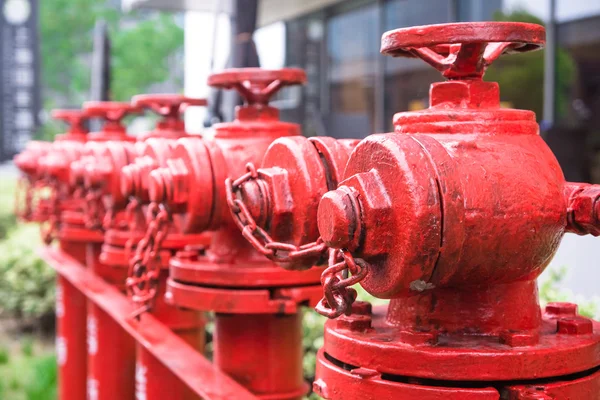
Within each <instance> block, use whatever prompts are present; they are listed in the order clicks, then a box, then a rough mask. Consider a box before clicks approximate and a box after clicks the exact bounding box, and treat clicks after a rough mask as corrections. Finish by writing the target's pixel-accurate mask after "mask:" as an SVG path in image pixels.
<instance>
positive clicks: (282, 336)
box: [150, 69, 320, 399]
mask: <svg viewBox="0 0 600 400" xmlns="http://www.w3.org/2000/svg"><path fill="white" fill-rule="evenodd" d="M304 80H305V75H304V72H303V71H301V70H296V69H284V70H279V71H267V70H260V69H241V70H227V71H224V72H222V73H219V74H215V75H212V76H211V77H210V78H209V85H211V86H213V87H223V88H235V89H237V90H238V91H239V92H240V94H241V95H242V97H244V98H245V100H246V104H245V105H244V106H241V107H239V108H238V109H237V110H236V120H235V121H234V122H232V123H222V124H218V125H216V126H215V128H214V130H215V135H214V139H209V138H204V139H200V138H184V139H179V140H178V142H177V144H176V146H175V148H174V150H173V158H172V159H171V160H169V161H168V167H167V168H160V169H157V170H155V171H153V172H152V173H151V175H150V178H151V180H150V198H151V200H152V201H153V202H154V203H157V204H163V205H164V207H167V208H168V209H169V210H171V211H172V218H173V223H174V224H175V225H176V226H177V227H178V229H180V230H181V231H182V232H185V233H200V232H208V231H210V232H212V241H211V244H210V246H209V247H208V248H206V249H193V248H190V249H186V250H184V251H181V252H179V253H177V254H176V256H175V257H173V258H171V261H170V278H169V280H168V282H167V294H166V296H167V301H169V302H171V303H172V304H175V305H177V306H180V307H184V308H188V309H194V310H199V311H213V312H215V329H214V335H213V350H214V356H213V362H214V363H215V365H216V366H218V368H219V369H221V370H222V371H224V372H226V373H228V374H229V375H230V376H232V377H233V378H234V379H236V380H237V381H238V382H240V383H241V384H243V385H244V386H245V387H247V388H248V389H249V390H250V391H251V392H253V393H255V394H256V395H258V396H261V397H262V396H265V397H268V398H273V399H275V398H276V399H298V398H301V397H302V395H303V394H304V393H306V389H307V388H306V384H305V383H304V382H303V378H302V354H303V352H302V340H301V339H302V326H301V314H300V312H299V305H300V304H302V303H314V301H315V299H316V297H318V296H319V295H318V293H319V292H320V288H319V287H318V284H317V283H318V281H319V271H314V270H313V271H305V272H295V271H292V272H288V271H283V270H281V269H280V268H277V267H276V265H275V264H273V263H272V262H270V261H268V260H267V259H265V258H264V257H263V256H262V255H261V254H260V253H258V252H256V251H254V249H253V248H252V247H251V246H250V245H249V244H248V243H247V242H246V240H245V239H244V238H243V237H242V236H241V235H240V234H239V232H238V230H237V228H236V226H235V224H234V222H233V220H232V219H231V216H230V213H229V209H228V205H227V196H226V191H225V185H224V182H225V179H226V178H227V176H230V175H234V176H235V175H241V174H242V173H243V172H244V171H245V166H246V164H247V163H256V164H257V163H259V162H260V161H261V159H262V157H263V155H264V153H265V151H266V149H267V147H268V146H269V144H270V143H271V142H272V141H273V140H275V139H277V138H279V137H284V136H297V135H299V133H300V132H299V127H298V126H297V125H295V124H290V123H285V122H281V121H279V120H278V111H277V110H276V109H275V108H273V107H271V106H269V105H268V99H269V97H270V96H271V95H272V94H274V92H275V91H277V90H278V89H279V88H280V87H282V86H285V85H291V84H298V83H302V82H304Z"/></svg>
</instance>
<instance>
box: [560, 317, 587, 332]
mask: <svg viewBox="0 0 600 400" xmlns="http://www.w3.org/2000/svg"><path fill="white" fill-rule="evenodd" d="M557 329H558V333H562V334H567V335H588V334H590V333H592V332H593V331H594V325H593V324H592V321H591V320H589V319H587V318H584V317H565V318H561V319H559V320H558V321H557Z"/></svg>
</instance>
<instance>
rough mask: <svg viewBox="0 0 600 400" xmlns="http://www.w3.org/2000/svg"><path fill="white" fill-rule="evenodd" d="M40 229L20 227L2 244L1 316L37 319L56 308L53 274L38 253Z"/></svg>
mask: <svg viewBox="0 0 600 400" xmlns="http://www.w3.org/2000/svg"><path fill="white" fill-rule="evenodd" d="M39 244H40V242H39V229H38V227H37V226H34V225H19V226H18V227H17V228H15V229H12V230H11V231H10V233H9V235H8V237H7V238H6V239H4V240H2V241H0V313H1V314H8V315H11V316H15V317H28V318H30V317H33V318H38V317H41V316H42V315H44V314H46V313H48V312H50V311H51V310H52V309H53V307H54V272H53V271H52V270H51V269H50V268H49V267H48V266H47V265H46V264H45V263H44V262H43V261H42V260H41V259H40V258H39V256H38V255H37V254H36V253H35V251H36V249H37V248H38V247H39Z"/></svg>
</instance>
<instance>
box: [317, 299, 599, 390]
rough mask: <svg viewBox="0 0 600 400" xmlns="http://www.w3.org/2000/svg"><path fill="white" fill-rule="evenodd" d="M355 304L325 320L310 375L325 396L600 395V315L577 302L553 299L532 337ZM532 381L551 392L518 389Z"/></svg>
mask: <svg viewBox="0 0 600 400" xmlns="http://www.w3.org/2000/svg"><path fill="white" fill-rule="evenodd" d="M353 311H354V312H353V314H351V315H350V316H342V317H340V318H339V319H338V320H332V321H329V322H327V324H326V326H325V337H324V341H325V344H324V347H323V349H322V351H321V353H320V356H319V361H318V366H317V381H316V382H315V390H316V391H317V393H320V394H321V395H322V396H323V397H325V398H330V399H341V398H343V399H354V398H356V399H358V398H365V397H364V396H365V395H366V394H368V395H369V396H374V397H375V398H384V399H387V398H394V399H416V398H418V399H442V398H443V399H461V400H462V399H478V400H479V399H485V400H487V399H499V398H500V397H499V396H500V394H502V395H503V396H504V397H502V399H504V398H506V399H530V398H531V399H538V398H539V399H546V398H547V399H578V400H592V399H593V400H597V399H600V375H598V371H599V369H600V323H598V322H596V321H592V320H590V319H588V318H584V317H581V316H579V315H576V307H575V306H574V305H570V304H565V303H556V304H551V305H550V306H549V307H548V308H547V309H546V313H545V315H544V318H543V324H542V327H541V329H540V331H539V333H537V334H534V335H533V337H532V335H531V333H528V334H523V335H520V334H518V333H510V334H507V335H505V336H500V337H497V336H484V335H475V334H471V335H469V334H463V335H461V334H452V335H442V334H439V335H438V334H436V333H435V332H407V331H401V330H400V329H399V328H398V327H395V326H393V325H391V324H389V323H388V322H387V321H386V313H387V307H377V308H375V309H373V311H372V312H371V310H370V307H368V304H366V303H361V302H359V303H358V304H356V305H355V307H354V308H353ZM531 387H534V389H535V388H538V387H539V388H540V389H539V390H538V392H540V393H539V394H540V395H541V394H544V395H545V394H546V393H549V396H550V397H523V396H524V393H525V392H526V391H529V390H530V389H531ZM505 393H506V395H505ZM554 393H556V394H557V395H556V396H555V397H552V394H554ZM509 394H510V395H509Z"/></svg>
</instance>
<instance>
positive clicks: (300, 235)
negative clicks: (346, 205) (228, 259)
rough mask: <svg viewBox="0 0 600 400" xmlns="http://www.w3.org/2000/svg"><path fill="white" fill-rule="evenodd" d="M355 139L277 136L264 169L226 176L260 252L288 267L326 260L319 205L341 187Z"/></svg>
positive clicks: (233, 205)
mask: <svg viewBox="0 0 600 400" xmlns="http://www.w3.org/2000/svg"><path fill="white" fill-rule="evenodd" d="M357 144H358V140H354V139H340V140H337V139H334V138H330V137H312V138H306V137H304V136H293V137H284V138H280V139H277V140H275V141H274V142H273V143H272V144H271V145H270V146H269V148H268V149H267V152H266V154H265V156H264V158H263V161H262V164H261V167H260V168H259V169H258V170H255V167H254V165H252V164H251V165H248V166H247V170H248V172H247V173H246V174H245V175H244V176H242V177H240V178H238V179H236V180H235V181H234V180H233V179H231V178H230V179H227V181H226V189H227V191H228V193H227V200H228V205H229V208H230V211H231V213H232V216H233V219H234V221H235V222H236V224H237V226H238V227H239V229H240V230H241V232H242V234H243V236H244V237H245V238H246V239H247V240H248V241H249V242H250V244H252V245H253V246H254V248H255V249H256V250H257V251H258V252H259V253H261V254H263V255H265V256H266V257H267V258H269V259H270V260H272V261H274V262H276V263H277V264H278V265H280V266H282V267H283V268H285V269H287V270H304V269H308V268H311V267H313V266H314V265H322V264H323V263H325V262H326V261H327V257H326V255H327V252H328V248H327V246H326V245H325V244H324V243H323V241H322V240H319V232H318V228H317V207H318V205H319V201H320V200H321V197H322V196H323V195H324V194H325V193H327V191H329V190H333V189H335V188H336V187H337V185H338V183H339V181H340V180H341V177H342V175H343V173H344V168H345V167H346V163H347V161H348V157H349V156H350V152H351V151H352V149H354V147H355V146H356V145H357Z"/></svg>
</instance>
